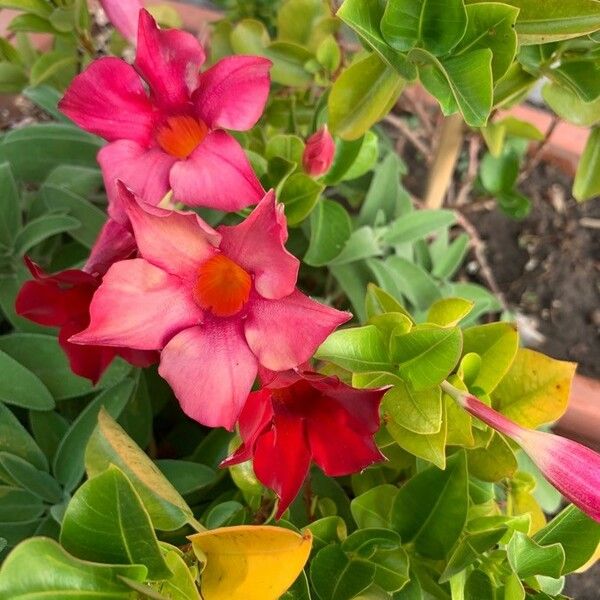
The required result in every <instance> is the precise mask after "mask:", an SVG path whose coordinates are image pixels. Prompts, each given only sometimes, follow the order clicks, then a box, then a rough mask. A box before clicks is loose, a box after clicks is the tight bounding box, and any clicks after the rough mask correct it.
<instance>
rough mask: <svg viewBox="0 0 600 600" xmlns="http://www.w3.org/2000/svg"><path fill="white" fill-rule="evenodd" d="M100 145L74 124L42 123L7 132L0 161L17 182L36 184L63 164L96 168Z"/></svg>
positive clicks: (95, 138) (0, 148)
mask: <svg viewBox="0 0 600 600" xmlns="http://www.w3.org/2000/svg"><path fill="white" fill-rule="evenodd" d="M102 145H103V142H102V140H100V139H99V138H97V137H94V136H92V135H90V134H88V133H86V132H84V131H80V130H79V129H77V128H76V127H74V126H73V125H67V124H58V123H43V124H36V125H30V126H29V127H24V128H22V129H14V130H12V131H10V132H8V133H7V134H6V135H5V136H4V138H3V139H2V143H1V144H0V162H9V163H10V164H11V166H12V169H13V173H14V175H15V177H16V178H17V179H20V180H22V181H26V182H31V183H39V182H42V181H43V180H44V179H45V178H46V177H47V175H48V174H49V173H50V172H51V171H52V170H53V169H54V168H56V167H57V166H59V165H62V164H69V165H79V166H83V167H94V166H96V164H97V163H96V154H97V153H98V150H100V148H101V147H102Z"/></svg>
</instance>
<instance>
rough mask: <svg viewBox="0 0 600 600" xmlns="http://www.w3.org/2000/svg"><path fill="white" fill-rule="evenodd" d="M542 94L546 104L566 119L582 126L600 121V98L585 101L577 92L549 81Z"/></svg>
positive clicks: (590, 125)
mask: <svg viewBox="0 0 600 600" xmlns="http://www.w3.org/2000/svg"><path fill="white" fill-rule="evenodd" d="M542 96H543V98H544V101H545V102H546V104H547V105H548V106H549V107H550V108H551V109H552V110H553V111H554V112H555V113H556V114H557V115H558V116H559V117H560V118H561V119H564V120H565V121H570V122H571V123H574V124H575V125H580V126H581V127H592V126H593V125H596V124H597V123H600V98H598V99H597V100H594V101H593V102H583V100H581V98H579V96H578V95H577V94H576V93H575V92H573V91H571V90H569V89H568V88H566V87H564V86H561V85H558V84H556V83H547V84H546V85H545V86H544V87H543V88H542Z"/></svg>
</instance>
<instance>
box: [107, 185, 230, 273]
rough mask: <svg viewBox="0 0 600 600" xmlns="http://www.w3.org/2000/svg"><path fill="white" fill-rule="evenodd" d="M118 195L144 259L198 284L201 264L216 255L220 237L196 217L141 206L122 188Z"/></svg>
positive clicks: (186, 213) (145, 205) (120, 187)
mask: <svg viewBox="0 0 600 600" xmlns="http://www.w3.org/2000/svg"><path fill="white" fill-rule="evenodd" d="M119 194H120V202H121V205H122V206H123V208H124V209H125V212H126V213H127V216H128V218H129V221H130V223H131V227H132V228H133V232H134V235H135V241H136V243H137V246H138V249H139V252H140V254H141V256H142V257H143V258H145V259H146V260H147V261H148V262H150V263H152V264H153V265H155V266H157V267H160V268H161V269H164V270H165V271H167V272H168V273H171V274H172V275H177V276H179V277H181V278H184V279H187V280H189V281H191V280H195V279H196V272H197V270H198V267H199V266H200V264H201V263H202V262H204V261H205V260H207V259H208V258H211V257H212V256H214V254H215V253H216V252H217V249H216V247H215V246H216V245H217V244H218V242H219V234H218V233H217V232H216V231H215V230H214V229H212V228H211V227H210V226H209V225H207V224H206V223H205V222H204V221H202V219H200V217H198V215H197V214H196V213H193V212H179V211H174V210H165V209H162V208H157V207H153V206H150V205H148V204H145V203H140V202H139V201H138V199H137V198H136V196H134V194H132V193H131V192H130V191H129V190H128V189H127V188H126V187H125V186H124V185H123V184H119ZM142 204H143V206H142Z"/></svg>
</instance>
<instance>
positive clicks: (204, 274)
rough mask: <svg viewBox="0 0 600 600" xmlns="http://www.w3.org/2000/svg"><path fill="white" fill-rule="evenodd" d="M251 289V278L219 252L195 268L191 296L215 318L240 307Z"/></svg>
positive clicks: (238, 310)
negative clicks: (195, 275) (194, 280)
mask: <svg viewBox="0 0 600 600" xmlns="http://www.w3.org/2000/svg"><path fill="white" fill-rule="evenodd" d="M251 288H252V278H251V277H250V275H249V274H248V273H246V271H244V269H242V267H240V266H239V265H237V264H235V263H234V262H233V261H232V260H231V259H229V258H227V257H226V256H224V255H223V254H217V255H216V256H213V257H212V258H209V259H208V260H207V261H206V262H205V263H203V264H202V265H201V266H200V268H199V269H198V277H197V279H196V285H195V286H194V299H195V300H196V303H197V304H198V306H200V308H203V309H205V310H209V311H211V312H212V313H213V314H214V315H216V316H217V317H231V316H233V315H235V314H237V313H239V312H240V310H242V308H244V305H245V304H246V302H248V298H249V297H250V289H251Z"/></svg>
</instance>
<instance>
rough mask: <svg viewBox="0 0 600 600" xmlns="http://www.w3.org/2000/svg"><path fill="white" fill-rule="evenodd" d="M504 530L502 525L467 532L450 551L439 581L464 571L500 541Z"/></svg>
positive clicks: (442, 581)
mask: <svg viewBox="0 0 600 600" xmlns="http://www.w3.org/2000/svg"><path fill="white" fill-rule="evenodd" d="M506 531H507V527H505V526H503V527H499V528H497V529H489V530H487V531H478V532H476V533H471V532H468V533H467V534H466V535H465V536H464V537H463V538H462V539H461V540H460V542H459V544H458V545H457V547H456V548H455V550H454V551H453V552H452V555H451V556H450V559H449V560H448V563H447V565H446V568H445V569H444V572H443V573H442V576H441V577H440V583H444V582H446V581H448V580H449V579H450V578H451V577H453V576H454V575H457V574H458V573H460V572H461V571H464V570H465V569H466V568H467V567H469V566H470V565H472V564H473V563H474V562H475V561H477V560H479V559H480V557H481V555H482V554H483V553H484V552H487V551H488V550H490V549H491V548H493V547H494V546H496V544H498V543H499V542H500V540H501V539H502V538H503V537H504V534H505V533H506Z"/></svg>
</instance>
